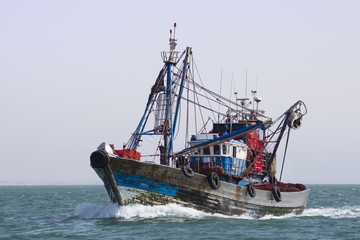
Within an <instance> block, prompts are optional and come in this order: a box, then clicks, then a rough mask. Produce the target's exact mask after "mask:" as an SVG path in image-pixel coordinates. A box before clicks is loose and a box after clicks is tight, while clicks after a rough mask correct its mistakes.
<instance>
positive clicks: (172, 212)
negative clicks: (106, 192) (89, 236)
mask: <svg viewBox="0 0 360 240" xmlns="http://www.w3.org/2000/svg"><path fill="white" fill-rule="evenodd" d="M75 213H76V214H77V215H78V216H79V217H80V218H82V219H92V218H120V219H139V218H140V219H151V218H158V217H181V218H192V219H199V218H203V217H206V216H211V215H212V214H209V213H205V212H202V211H198V210H196V209H193V208H189V207H183V206H181V205H178V204H174V203H172V204H167V205H160V206H146V205H141V204H130V205H127V206H119V205H118V204H111V205H108V206H101V205H97V204H90V203H84V204H81V205H79V206H78V207H77V208H76V210H75Z"/></svg>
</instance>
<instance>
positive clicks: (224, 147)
mask: <svg viewBox="0 0 360 240" xmlns="http://www.w3.org/2000/svg"><path fill="white" fill-rule="evenodd" d="M222 152H223V155H227V154H228V151H227V146H226V145H225V144H224V145H222Z"/></svg>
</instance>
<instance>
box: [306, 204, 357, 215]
mask: <svg viewBox="0 0 360 240" xmlns="http://www.w3.org/2000/svg"><path fill="white" fill-rule="evenodd" d="M302 216H306V217H318V216H321V217H329V218H357V217H360V206H353V207H348V206H345V207H341V208H331V207H330V208H309V209H305V211H304V213H303V214H302Z"/></svg>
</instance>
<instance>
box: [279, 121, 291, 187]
mask: <svg viewBox="0 0 360 240" xmlns="http://www.w3.org/2000/svg"><path fill="white" fill-rule="evenodd" d="M289 137H290V128H289V130H288V134H287V138H286V145H285V152H284V158H283V162H282V165H281V172H280V182H281V177H282V173H283V168H284V163H285V156H286V152H287V148H288V143H289Z"/></svg>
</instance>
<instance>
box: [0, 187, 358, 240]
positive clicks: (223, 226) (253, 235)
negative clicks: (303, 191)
mask: <svg viewBox="0 0 360 240" xmlns="http://www.w3.org/2000/svg"><path fill="white" fill-rule="evenodd" d="M308 187H309V188H311V193H310V198H309V202H308V206H307V208H306V210H305V211H304V213H303V214H302V215H300V216H297V215H293V214H288V215H285V216H281V217H275V216H271V215H267V216H264V217H262V218H260V219H256V218H253V217H252V216H249V215H241V216H231V217H230V216H223V215H214V214H209V213H204V212H201V211H198V210H195V209H192V208H187V207H182V206H180V205H176V204H168V205H166V206H153V207H151V206H143V205H140V204H134V205H129V206H125V207H119V206H118V205H116V204H112V203H110V200H109V197H108V196H107V193H106V191H105V188H104V187H103V186H0V239H102V240H103V239H360V185H309V186H308Z"/></svg>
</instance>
